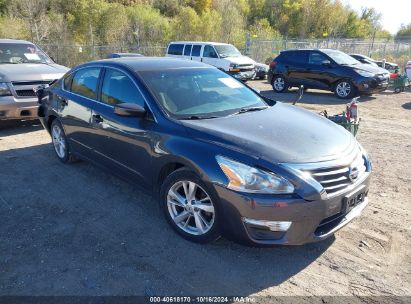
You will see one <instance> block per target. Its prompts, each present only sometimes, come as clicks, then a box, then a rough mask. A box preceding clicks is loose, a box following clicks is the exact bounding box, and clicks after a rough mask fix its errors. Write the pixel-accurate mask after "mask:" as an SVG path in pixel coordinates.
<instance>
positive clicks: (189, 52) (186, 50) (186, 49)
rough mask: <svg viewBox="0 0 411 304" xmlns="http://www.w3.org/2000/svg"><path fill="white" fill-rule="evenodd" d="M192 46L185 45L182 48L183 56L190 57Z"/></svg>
mask: <svg viewBox="0 0 411 304" xmlns="http://www.w3.org/2000/svg"><path fill="white" fill-rule="evenodd" d="M192 46H193V45H192V44H186V46H185V47H184V56H190V54H191V47H192Z"/></svg>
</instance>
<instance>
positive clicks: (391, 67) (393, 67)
mask: <svg viewBox="0 0 411 304" xmlns="http://www.w3.org/2000/svg"><path fill="white" fill-rule="evenodd" d="M350 56H351V57H353V58H355V59H357V60H358V61H360V62H361V63H365V64H373V65H376V66H379V67H381V68H382V67H383V66H384V67H383V68H384V69H386V70H387V71H389V72H390V73H397V72H398V71H399V67H398V64H396V63H393V62H387V61H386V62H385V63H384V60H375V59H372V58H370V57H368V56H365V55H361V54H350Z"/></svg>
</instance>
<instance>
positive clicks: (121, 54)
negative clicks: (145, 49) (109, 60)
mask: <svg viewBox="0 0 411 304" xmlns="http://www.w3.org/2000/svg"><path fill="white" fill-rule="evenodd" d="M110 55H119V56H143V55H142V54H140V53H111V54H110Z"/></svg>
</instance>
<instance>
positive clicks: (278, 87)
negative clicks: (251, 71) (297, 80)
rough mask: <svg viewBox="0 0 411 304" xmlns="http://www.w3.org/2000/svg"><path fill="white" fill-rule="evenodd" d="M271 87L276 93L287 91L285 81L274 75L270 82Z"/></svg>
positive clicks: (281, 77)
mask: <svg viewBox="0 0 411 304" xmlns="http://www.w3.org/2000/svg"><path fill="white" fill-rule="evenodd" d="M271 85H272V86H273V90H274V91H275V92H276V93H283V92H286V91H287V90H288V83H287V80H286V79H285V78H284V77H283V76H281V75H274V76H273V78H272V80H271Z"/></svg>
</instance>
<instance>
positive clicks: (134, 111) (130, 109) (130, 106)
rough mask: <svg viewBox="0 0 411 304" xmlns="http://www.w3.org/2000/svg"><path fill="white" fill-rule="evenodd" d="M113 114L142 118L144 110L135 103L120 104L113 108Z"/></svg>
mask: <svg viewBox="0 0 411 304" xmlns="http://www.w3.org/2000/svg"><path fill="white" fill-rule="evenodd" d="M114 113H115V114H117V115H119V116H128V117H143V116H144V115H145V114H146V110H145V109H144V108H143V107H142V106H139V105H137V104H135V103H120V104H118V105H115V106H114Z"/></svg>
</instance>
